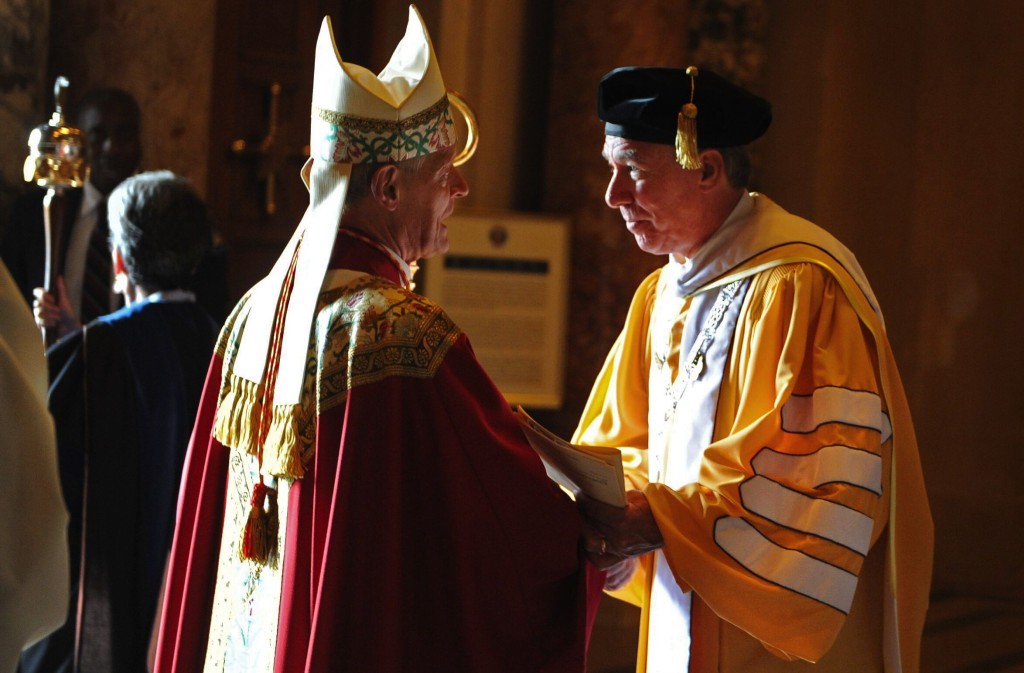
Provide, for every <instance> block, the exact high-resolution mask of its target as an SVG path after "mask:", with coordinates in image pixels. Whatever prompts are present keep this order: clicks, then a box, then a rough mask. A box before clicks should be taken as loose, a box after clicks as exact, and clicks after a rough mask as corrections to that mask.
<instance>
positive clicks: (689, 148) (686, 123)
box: [676, 65, 704, 170]
mask: <svg viewBox="0 0 1024 673" xmlns="http://www.w3.org/2000/svg"><path fill="white" fill-rule="evenodd" d="M686 75H687V77H689V78H690V102H689V103H686V104H685V105H683V107H682V109H681V110H679V114H678V116H677V118H676V162H677V163H678V164H679V165H680V166H682V167H683V169H685V170H699V169H701V168H703V167H704V164H703V163H701V160H700V152H699V151H698V149H697V106H696V105H694V104H693V93H694V89H695V88H696V79H697V68H696V67H695V66H692V65H691V66H690V67H688V68H687V69H686Z"/></svg>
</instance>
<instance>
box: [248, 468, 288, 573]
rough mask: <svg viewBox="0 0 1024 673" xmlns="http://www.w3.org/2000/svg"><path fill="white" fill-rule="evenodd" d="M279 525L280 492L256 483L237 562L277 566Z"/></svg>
mask: <svg viewBox="0 0 1024 673" xmlns="http://www.w3.org/2000/svg"><path fill="white" fill-rule="evenodd" d="M279 525H280V522H279V520H278V512H277V490H276V489H273V488H270V487H268V486H267V485H266V484H264V483H263V482H262V481H260V482H257V483H256V484H254V485H253V487H252V502H251V506H250V508H249V518H248V520H247V521H246V522H245V526H243V527H242V538H241V540H240V541H239V545H238V559H239V560H240V561H255V562H256V563H259V564H260V565H267V564H268V563H269V564H271V565H274V566H276V565H277V532H278V527H279Z"/></svg>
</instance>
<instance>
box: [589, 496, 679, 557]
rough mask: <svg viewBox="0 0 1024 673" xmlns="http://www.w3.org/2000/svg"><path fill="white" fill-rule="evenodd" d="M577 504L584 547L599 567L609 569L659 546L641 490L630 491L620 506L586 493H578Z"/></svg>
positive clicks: (656, 532)
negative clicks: (608, 503) (585, 494)
mask: <svg viewBox="0 0 1024 673" xmlns="http://www.w3.org/2000/svg"><path fill="white" fill-rule="evenodd" d="M577 504H578V506H579V508H580V511H581V512H582V513H583V519H584V527H583V548H584V550H585V551H586V552H587V558H588V559H589V560H590V562H591V563H593V564H594V565H595V566H597V567H598V568H610V567H611V566H614V565H616V564H618V563H622V562H623V561H626V560H627V559H630V558H632V557H635V556H640V555H642V554H646V553H648V552H650V551H654V550H655V549H658V548H659V547H661V545H662V538H661V531H660V530H658V524H657V523H656V522H655V521H654V515H652V514H651V506H650V504H649V503H648V502H647V497H646V496H645V495H644V494H643V493H641V492H640V491H629V492H628V493H627V494H626V506H625V507H623V508H619V507H612V506H611V505H606V504H604V503H602V502H598V501H596V500H593V499H591V498H587V497H586V496H580V497H579V499H578V500H577ZM631 573H632V571H630V574H631Z"/></svg>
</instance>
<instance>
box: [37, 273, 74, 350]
mask: <svg viewBox="0 0 1024 673" xmlns="http://www.w3.org/2000/svg"><path fill="white" fill-rule="evenodd" d="M32 296H33V297H35V299H34V300H33V302H32V315H34V316H35V319H36V325H38V326H39V327H40V328H44V327H45V328H47V329H53V330H56V334H57V338H58V339H59V338H60V337H62V336H64V335H65V334H70V333H71V332H74V331H75V330H76V329H78V328H79V327H81V324H80V323H79V322H78V316H76V315H75V310H74V309H73V308H71V302H70V301H69V300H68V293H67V290H66V289H65V287H64V277H63V276H57V298H56V299H54V296H53V295H52V294H50V293H49V292H47V291H46V290H45V289H43V288H41V287H37V288H36V289H34V290H32Z"/></svg>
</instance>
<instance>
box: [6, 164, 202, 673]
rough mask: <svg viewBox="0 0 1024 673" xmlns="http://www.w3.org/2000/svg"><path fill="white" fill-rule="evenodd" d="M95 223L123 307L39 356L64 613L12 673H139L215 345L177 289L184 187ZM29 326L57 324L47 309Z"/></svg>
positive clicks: (117, 204) (186, 257) (184, 230)
mask: <svg viewBox="0 0 1024 673" xmlns="http://www.w3.org/2000/svg"><path fill="white" fill-rule="evenodd" d="M108 218H109V225H110V244H111V254H112V261H113V265H114V266H113V268H114V272H115V281H114V286H115V290H116V291H117V292H119V293H120V294H122V295H123V296H124V299H125V307H124V308H122V309H120V310H118V311H115V312H114V313H111V314H109V315H106V316H103V317H101V318H98V319H96V320H94V321H92V322H90V323H89V324H88V325H86V326H85V327H83V328H82V329H81V330H78V331H76V332H73V333H71V334H69V335H68V336H67V337H65V338H64V339H62V340H60V341H58V342H57V343H56V344H54V346H53V347H52V348H51V349H50V351H49V353H48V359H49V366H50V375H51V385H50V393H49V405H50V410H51V411H52V413H53V415H54V419H55V421H56V425H57V446H58V454H59V460H60V472H61V485H62V488H63V491H64V498H65V501H66V503H67V506H68V510H69V512H70V514H71V523H70V526H69V531H68V534H69V545H70V548H71V557H72V563H71V565H72V577H71V580H72V597H71V608H70V610H69V614H68V620H67V622H66V623H65V624H64V626H63V627H61V629H59V630H58V631H56V632H55V633H54V634H52V635H51V636H50V637H49V638H47V639H45V640H44V641H42V642H41V643H39V644H38V645H36V646H34V647H33V648H31V649H30V650H27V651H26V652H25V653H24V654H23V656H22V662H21V670H22V673H29V672H30V671H31V672H34V671H40V672H41V671H53V670H71V668H70V666H71V665H72V662H76V664H75V669H76V670H82V671H88V670H103V671H111V672H112V673H116V672H118V671H144V670H146V669H145V666H146V654H147V649H148V646H149V639H150V632H151V628H152V625H153V621H154V618H155V613H156V605H157V598H158V595H159V590H160V584H161V578H162V574H163V568H164V563H165V559H166V556H167V552H168V549H169V547H170V540H171V533H172V532H173V528H174V514H175V505H176V501H177V494H178V480H179V476H180V473H181V466H182V462H183V460H184V456H185V450H186V449H187V446H188V441H189V437H190V435H191V431H192V425H193V421H194V419H195V412H196V408H197V407H198V404H199V394H200V391H201V389H202V384H203V380H204V378H205V375H206V367H207V363H208V362H209V358H210V353H211V352H212V351H213V346H214V343H215V340H216V337H217V329H218V328H217V325H216V324H215V323H214V321H213V320H212V319H211V318H210V316H209V314H207V313H206V311H205V310H204V309H202V308H201V307H200V306H199V305H198V304H196V302H195V296H194V295H193V294H192V293H191V292H190V291H188V290H185V289H183V288H185V287H188V285H189V282H190V279H191V277H192V275H193V273H194V272H195V270H196V268H197V266H198V265H199V262H200V260H201V259H202V257H203V254H204V253H205V252H206V250H207V249H208V248H209V246H210V244H211V235H212V234H211V232H212V226H211V220H210V215H209V212H208V211H207V209H206V206H205V205H204V204H203V201H202V199H201V198H200V197H199V195H198V194H197V193H196V192H195V190H194V189H193V187H192V186H191V184H190V183H189V182H188V181H187V180H185V179H184V178H182V177H179V176H177V175H175V174H173V173H170V172H168V171H160V172H152V173H142V174H139V175H136V176H134V177H131V178H128V179H127V180H125V181H124V182H123V183H121V184H120V185H119V186H118V187H117V188H116V189H115V190H114V191H113V193H112V194H111V196H110V201H109V207H108ZM51 309H53V307H51ZM39 317H40V318H41V319H42V321H43V322H45V321H46V320H47V319H50V320H53V319H56V314H55V309H54V314H51V315H47V314H45V313H44V314H43V315H41V316H39ZM65 667H67V668H66V669H65Z"/></svg>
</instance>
